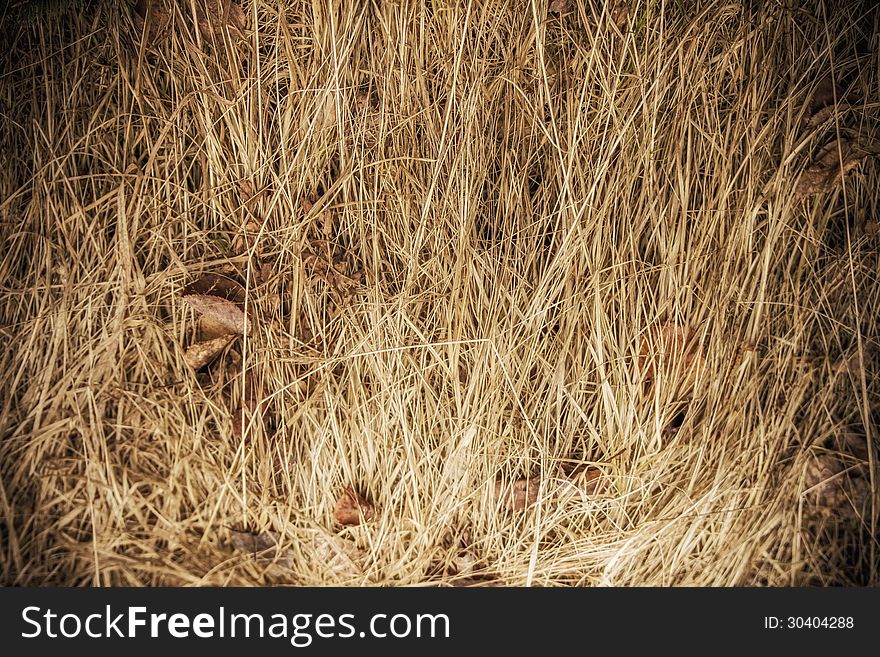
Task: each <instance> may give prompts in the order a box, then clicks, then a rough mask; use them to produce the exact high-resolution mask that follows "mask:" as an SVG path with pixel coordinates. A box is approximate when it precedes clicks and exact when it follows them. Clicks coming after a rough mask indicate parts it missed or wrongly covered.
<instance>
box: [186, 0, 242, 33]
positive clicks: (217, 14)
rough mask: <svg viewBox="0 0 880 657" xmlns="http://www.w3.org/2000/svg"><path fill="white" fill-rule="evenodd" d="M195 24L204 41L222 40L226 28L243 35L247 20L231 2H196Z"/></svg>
mask: <svg viewBox="0 0 880 657" xmlns="http://www.w3.org/2000/svg"><path fill="white" fill-rule="evenodd" d="M196 22H197V24H198V27H199V32H201V33H202V38H203V39H204V40H205V41H214V40H215V39H222V38H223V32H224V31H225V30H226V28H228V27H234V28H235V29H236V30H237V31H238V33H239V35H241V36H244V35H245V28H246V27H247V18H246V16H245V15H244V12H243V11H242V10H241V7H239V6H238V5H237V4H236V3H234V2H232V0H196Z"/></svg>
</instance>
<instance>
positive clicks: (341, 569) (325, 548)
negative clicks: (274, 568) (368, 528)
mask: <svg viewBox="0 0 880 657" xmlns="http://www.w3.org/2000/svg"><path fill="white" fill-rule="evenodd" d="M303 549H304V552H305V553H306V556H307V557H308V558H309V559H310V560H311V561H312V562H314V563H315V564H319V565H320V566H321V568H322V569H325V570H326V571H329V572H330V573H331V574H333V575H334V576H337V577H338V576H358V575H362V574H363V572H364V569H365V567H366V562H367V556H368V555H367V553H366V552H365V551H364V550H362V549H360V548H359V547H358V546H357V544H356V543H355V542H354V541H353V540H351V539H349V538H344V537H342V536H335V535H328V534H325V533H323V532H316V533H315V535H314V537H313V539H312V540H311V541H306V542H305V543H304V545H303Z"/></svg>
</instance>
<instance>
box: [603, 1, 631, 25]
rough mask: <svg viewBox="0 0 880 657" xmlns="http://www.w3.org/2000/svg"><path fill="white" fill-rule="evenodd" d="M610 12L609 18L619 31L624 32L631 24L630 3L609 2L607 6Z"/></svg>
mask: <svg viewBox="0 0 880 657" xmlns="http://www.w3.org/2000/svg"><path fill="white" fill-rule="evenodd" d="M605 7H606V11H607V12H608V18H610V19H611V22H612V23H614V25H615V27H617V29H619V30H622V29H623V28H624V27H626V24H627V23H628V22H629V2H627V1H626V0H619V1H618V2H613V3H611V2H608V3H606V5H605Z"/></svg>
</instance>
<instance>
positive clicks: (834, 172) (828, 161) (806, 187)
mask: <svg viewBox="0 0 880 657" xmlns="http://www.w3.org/2000/svg"><path fill="white" fill-rule="evenodd" d="M869 155H871V153H870V152H867V151H861V150H859V149H858V148H856V147H855V146H854V145H853V144H852V143H851V142H850V141H849V140H848V139H847V138H846V137H840V138H838V139H835V140H834V141H833V142H831V143H830V144H827V145H826V146H825V147H824V148H822V150H820V151H819V153H818V154H817V155H816V159H815V160H814V161H813V163H812V164H810V165H809V166H808V167H807V168H806V169H805V170H804V171H803V172H802V173H801V175H800V177H799V178H798V181H797V184H796V185H795V188H794V193H795V196H796V197H799V198H803V197H805V196H811V195H813V194H820V193H822V192H825V191H828V190H830V189H831V188H832V187H833V186H834V185H835V184H836V183H839V182H841V181H842V180H843V176H844V175H845V174H846V173H847V172H848V171H850V170H851V169H853V168H855V167H856V166H858V164H859V163H860V162H861V161H862V160H863V159H865V158H866V157H868V156H869Z"/></svg>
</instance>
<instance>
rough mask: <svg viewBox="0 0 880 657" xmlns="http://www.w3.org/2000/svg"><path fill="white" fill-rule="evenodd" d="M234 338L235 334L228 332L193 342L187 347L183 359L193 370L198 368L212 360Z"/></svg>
mask: <svg viewBox="0 0 880 657" xmlns="http://www.w3.org/2000/svg"><path fill="white" fill-rule="evenodd" d="M234 338H235V335H234V334H231V333H230V334H227V335H221V336H220V337H217V338H212V339H210V340H203V341H201V342H194V343H193V344H191V345H190V346H189V347H188V348H187V350H186V352H185V353H184V355H183V360H184V361H185V362H186V364H187V365H189V366H190V367H191V368H193V369H194V370H199V369H201V368H203V367H204V366H205V365H207V364H208V363H210V362H211V361H213V360H214V359H215V358H216V357H217V355H218V354H220V353H221V352H222V351H223V350H224V349H226V347H227V346H228V345H229V343H230V342H232V340H233V339H234Z"/></svg>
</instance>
